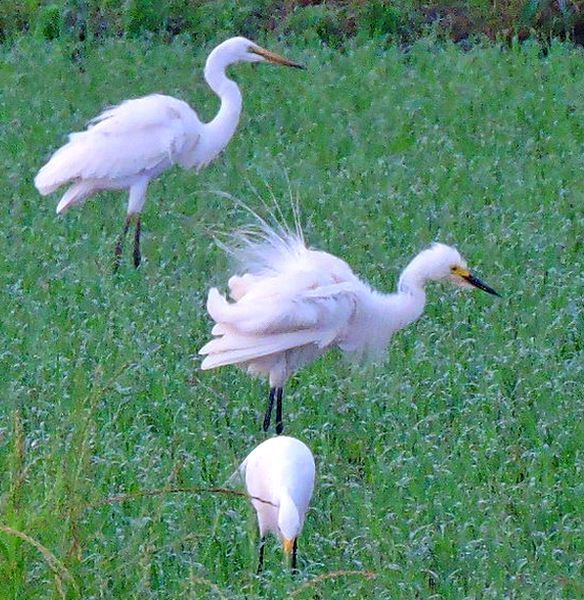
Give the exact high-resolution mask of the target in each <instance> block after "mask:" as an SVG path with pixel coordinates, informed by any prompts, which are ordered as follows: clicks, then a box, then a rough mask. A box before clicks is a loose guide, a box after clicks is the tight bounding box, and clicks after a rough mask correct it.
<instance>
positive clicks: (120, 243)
mask: <svg viewBox="0 0 584 600" xmlns="http://www.w3.org/2000/svg"><path fill="white" fill-rule="evenodd" d="M131 222H132V215H128V216H127V217H126V222H125V223H124V230H123V231H122V233H120V235H119V236H118V239H117V241H116V247H115V249H114V273H115V272H116V271H117V270H118V269H119V268H120V260H121V258H122V250H123V248H124V239H125V238H126V235H127V234H128V229H129V228H130V223H131Z"/></svg>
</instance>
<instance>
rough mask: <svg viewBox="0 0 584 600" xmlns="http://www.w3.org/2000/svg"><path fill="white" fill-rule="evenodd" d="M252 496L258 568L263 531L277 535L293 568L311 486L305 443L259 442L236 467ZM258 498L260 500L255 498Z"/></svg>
mask: <svg viewBox="0 0 584 600" xmlns="http://www.w3.org/2000/svg"><path fill="white" fill-rule="evenodd" d="M239 471H240V473H241V474H242V475H243V476H245V487H246V489H247V493H248V494H249V495H250V496H253V497H254V498H252V501H251V502H252V504H253V507H254V508H255V510H256V513H257V517H258V526H259V530H260V556H259V562H258V572H259V571H261V570H262V567H263V562H264V546H265V542H266V535H267V534H268V533H273V534H275V535H277V536H278V537H279V538H280V540H281V541H282V544H283V546H284V552H285V554H286V555H287V556H290V558H291V563H292V568H293V569H296V564H297V552H298V536H299V535H300V532H301V531H302V526H303V525H304V517H305V516H306V511H307V510H308V504H309V503H310V498H311V497H312V490H313V488H314V471H315V469H314V457H313V456H312V452H310V450H309V449H308V447H307V446H306V445H305V444H303V443H302V442H301V441H299V440H297V439H296V438H292V437H286V436H281V437H276V438H271V439H269V440H266V441H265V442H262V443H261V444H260V445H259V446H257V447H256V448H255V449H254V450H252V451H251V452H250V454H249V455H248V457H247V458H246V459H245V460H244V461H243V463H242V464H241V466H240V467H239ZM256 498H260V499H261V500H264V502H262V501H261V500H257V499H256Z"/></svg>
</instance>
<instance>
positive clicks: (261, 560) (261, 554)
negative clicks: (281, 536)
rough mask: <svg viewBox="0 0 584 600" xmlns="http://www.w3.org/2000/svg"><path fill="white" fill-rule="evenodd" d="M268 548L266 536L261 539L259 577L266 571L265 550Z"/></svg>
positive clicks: (257, 573)
mask: <svg viewBox="0 0 584 600" xmlns="http://www.w3.org/2000/svg"><path fill="white" fill-rule="evenodd" d="M265 546H266V536H263V537H261V538H260V556H259V558H258V568H257V570H256V575H259V574H260V573H261V572H262V571H263V570H264V549H265Z"/></svg>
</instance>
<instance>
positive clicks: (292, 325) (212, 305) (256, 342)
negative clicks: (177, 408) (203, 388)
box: [199, 282, 359, 369]
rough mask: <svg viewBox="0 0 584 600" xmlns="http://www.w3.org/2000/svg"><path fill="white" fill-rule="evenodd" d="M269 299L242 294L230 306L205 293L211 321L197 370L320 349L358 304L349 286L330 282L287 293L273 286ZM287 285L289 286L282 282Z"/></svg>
mask: <svg viewBox="0 0 584 600" xmlns="http://www.w3.org/2000/svg"><path fill="white" fill-rule="evenodd" d="M273 283H274V287H273V288H272V290H271V293H270V294H267V295H264V296H263V297H261V298H260V297H258V295H257V294H254V295H253V296H252V295H251V294H248V295H246V297H245V298H243V299H242V300H240V301H238V302H234V303H230V302H229V301H228V300H227V299H226V298H225V297H223V296H221V294H219V292H218V290H217V289H215V288H214V289H212V290H210V292H209V299H208V302H207V309H208V311H209V314H210V315H211V317H212V318H213V319H214V320H215V321H216V323H217V324H216V325H215V327H214V329H213V333H214V334H215V335H217V336H218V337H215V338H214V339H213V340H211V341H210V342H208V343H207V344H206V345H205V346H203V348H201V350H200V351H199V353H200V354H203V355H208V356H207V358H205V360H204V361H203V364H202V368H203V369H210V368H214V367H218V366H222V365H226V364H233V363H240V362H246V361H250V360H253V359H256V358H259V357H262V356H268V355H271V354H275V353H277V352H283V351H285V350H289V349H291V348H297V347H301V346H306V345H308V344H314V345H315V346H316V347H317V348H325V347H326V346H329V345H331V344H334V343H335V342H337V341H338V340H340V339H342V337H343V335H344V332H345V330H346V329H347V327H348V326H349V324H350V321H351V318H352V316H353V314H354V312H355V308H356V306H357V303H358V294H359V290H358V289H356V287H355V285H354V284H353V283H351V282H342V283H331V284H329V285H322V286H320V287H317V288H308V289H303V290H302V291H301V292H298V291H297V292H296V293H294V294H290V289H287V290H286V289H283V286H281V285H278V282H273ZM287 283H288V284H290V282H287Z"/></svg>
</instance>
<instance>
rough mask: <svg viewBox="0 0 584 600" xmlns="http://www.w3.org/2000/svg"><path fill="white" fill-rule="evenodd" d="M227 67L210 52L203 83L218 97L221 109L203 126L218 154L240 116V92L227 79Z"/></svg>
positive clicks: (230, 135) (216, 55)
mask: <svg viewBox="0 0 584 600" xmlns="http://www.w3.org/2000/svg"><path fill="white" fill-rule="evenodd" d="M228 66H229V64H228V63H226V62H225V60H222V57H221V55H220V54H215V53H214V52H212V53H211V54H210V55H209V58H208V59H207V64H206V65H205V81H206V82H207V83H208V84H209V87H210V88H211V89H212V90H213V91H214V92H215V94H217V96H219V98H220V100H221V108H220V109H219V112H218V113H217V115H216V116H215V118H214V119H213V120H212V121H210V122H209V123H207V124H206V125H205V128H206V129H207V130H208V131H209V134H210V135H209V136H208V139H210V140H212V144H213V146H214V148H213V149H214V150H215V151H216V152H220V151H221V150H222V149H223V148H224V147H225V146H226V145H227V142H228V141H229V140H230V139H231V137H232V136H233V134H234V133H235V130H236V128H237V123H238V122H239V116H240V115H241V106H242V99H241V92H240V91H239V87H238V86H237V84H236V83H235V81H233V80H231V79H229V77H227V75H226V74H225V69H226V68H227V67H228Z"/></svg>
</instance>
